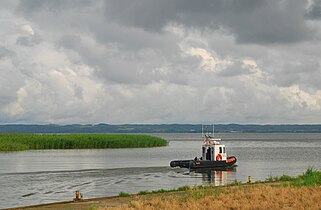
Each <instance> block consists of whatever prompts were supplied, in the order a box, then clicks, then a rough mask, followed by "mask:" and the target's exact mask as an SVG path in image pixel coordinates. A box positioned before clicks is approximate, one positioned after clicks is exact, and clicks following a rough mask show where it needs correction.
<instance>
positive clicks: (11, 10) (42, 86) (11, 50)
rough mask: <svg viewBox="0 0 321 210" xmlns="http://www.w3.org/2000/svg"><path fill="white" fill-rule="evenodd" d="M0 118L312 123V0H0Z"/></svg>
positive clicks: (320, 59) (315, 4)
mask: <svg viewBox="0 0 321 210" xmlns="http://www.w3.org/2000/svg"><path fill="white" fill-rule="evenodd" d="M0 37H1V39H0V90H1V91H0V123H1V124H6V123H41V124H46V123H56V124H70V123H83V124H85V123H111V124H119V123H259V124H279V123H295V124H299V123H321V67H320V65H321V42H320V41H321V0H311V1H303V0H266V1H262V0H224V1H222V0H202V1H195V0H157V1H156V0H112V1H108V0H106V1H100V0H93V1H89V0H88V1H87V0H78V1H76V0H55V1H52V0H23V1H16V0H7V1H0Z"/></svg>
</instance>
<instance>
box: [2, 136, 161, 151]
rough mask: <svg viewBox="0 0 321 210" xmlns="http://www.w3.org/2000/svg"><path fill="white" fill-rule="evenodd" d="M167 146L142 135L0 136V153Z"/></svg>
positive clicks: (156, 138)
mask: <svg viewBox="0 0 321 210" xmlns="http://www.w3.org/2000/svg"><path fill="white" fill-rule="evenodd" d="M165 145H167V141H166V140H164V139H162V138H158V137H155V136H150V135H142V134H0V152H4V151H21V150H38V149H103V148H141V147H158V146H165Z"/></svg>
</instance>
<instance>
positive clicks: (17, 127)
mask: <svg viewBox="0 0 321 210" xmlns="http://www.w3.org/2000/svg"><path fill="white" fill-rule="evenodd" d="M201 129H202V125H201V124H123V125H110V124H94V125H91V124H87V125H81V124H71V125H55V124H48V125H26V124H8V125H0V133H201V132H202V130H201ZM208 130H209V131H211V130H212V126H211V125H208ZM215 132H217V133H232V132H241V133H270V132H272V133H280V132H283V133H286V132H290V133H294V132H297V133H304V132H306V133H321V124H318V125H292V124H291V125H256V124H248V125H243V124H215Z"/></svg>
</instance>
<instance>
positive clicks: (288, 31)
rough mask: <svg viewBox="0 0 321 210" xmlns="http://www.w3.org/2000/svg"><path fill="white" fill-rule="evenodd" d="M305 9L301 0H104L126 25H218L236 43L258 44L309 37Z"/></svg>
mask: <svg viewBox="0 0 321 210" xmlns="http://www.w3.org/2000/svg"><path fill="white" fill-rule="evenodd" d="M304 12H305V11H304V2H303V1H300V0H295V1H293V0H284V1H276V0H275V1H262V0H258V1H252V0H248V1H237V0H226V1H219V0H217V1H212V0H206V1H201V2H199V1H193V0H176V1H153V0H152V1H149V0H145V1H139V0H136V1H132V0H123V1H108V2H107V3H106V17H107V18H108V19H109V20H114V21H116V22H117V23H120V24H124V25H127V26H134V27H140V28H143V29H145V30H152V31H161V30H162V29H163V27H164V26H166V24H168V23H172V22H174V23H178V24H184V25H185V26H187V27H196V28H200V29H204V28H212V29H217V28H219V27H220V26H221V27H224V28H225V30H227V31H228V32H230V33H232V34H233V35H234V36H235V38H236V40H237V41H238V42H242V43H260V44H264V43H283V42H285V43H286V42H297V41H302V40H304V39H307V38H309V34H310V31H309V28H307V26H306V25H305V22H304ZM276 32H277V33H276Z"/></svg>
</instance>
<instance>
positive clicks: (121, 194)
mask: <svg viewBox="0 0 321 210" xmlns="http://www.w3.org/2000/svg"><path fill="white" fill-rule="evenodd" d="M118 195H119V196H120V197H125V196H129V193H127V192H120V193H119V194H118Z"/></svg>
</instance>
